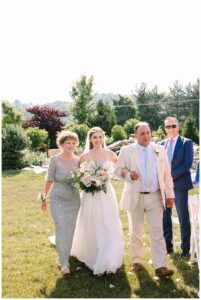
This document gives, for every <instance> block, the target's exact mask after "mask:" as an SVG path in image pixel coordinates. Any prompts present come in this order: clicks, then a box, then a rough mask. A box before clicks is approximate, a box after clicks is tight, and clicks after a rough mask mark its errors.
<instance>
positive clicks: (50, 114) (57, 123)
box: [22, 106, 68, 148]
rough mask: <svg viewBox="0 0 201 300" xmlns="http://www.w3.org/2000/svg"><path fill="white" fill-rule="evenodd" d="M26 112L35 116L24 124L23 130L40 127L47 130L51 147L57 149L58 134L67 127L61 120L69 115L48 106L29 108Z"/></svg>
mask: <svg viewBox="0 0 201 300" xmlns="http://www.w3.org/2000/svg"><path fill="white" fill-rule="evenodd" d="M26 111H27V112H29V113H31V114H33V116H32V117H31V119H30V120H26V121H24V122H23V123H22V126H23V128H28V127H39V128H40V129H45V130H46V131H47V132H48V138H49V140H50V147H51V148H55V147H56V135H57V132H60V131H61V130H62V129H63V128H64V127H65V123H64V122H63V121H62V120H61V118H63V117H66V116H67V115H68V113H67V112H65V111H61V110H58V109H55V108H51V107H48V106H33V107H30V108H27V109H26Z"/></svg>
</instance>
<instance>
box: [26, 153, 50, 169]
mask: <svg viewBox="0 0 201 300" xmlns="http://www.w3.org/2000/svg"><path fill="white" fill-rule="evenodd" d="M23 154H24V155H23V158H22V167H30V166H31V165H35V166H42V165H46V164H47V163H48V158H47V155H46V154H45V153H42V152H39V151H30V150H28V149H26V150H24V151H23Z"/></svg>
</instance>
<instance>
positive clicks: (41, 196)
mask: <svg viewBox="0 0 201 300" xmlns="http://www.w3.org/2000/svg"><path fill="white" fill-rule="evenodd" d="M46 199H47V198H46V196H45V194H44V193H40V200H41V201H42V202H45V201H46Z"/></svg>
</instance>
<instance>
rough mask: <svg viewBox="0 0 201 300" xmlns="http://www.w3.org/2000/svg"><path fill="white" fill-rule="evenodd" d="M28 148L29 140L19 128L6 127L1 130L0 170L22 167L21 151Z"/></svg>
mask: <svg viewBox="0 0 201 300" xmlns="http://www.w3.org/2000/svg"><path fill="white" fill-rule="evenodd" d="M29 146H30V139H29V137H28V136H27V135H26V134H25V131H24V130H23V129H22V128H21V127H20V126H14V125H7V126H5V127H4V128H3V130H2V168H3V169H4V170H5V169H19V168H21V167H22V158H23V153H22V150H24V149H25V148H27V147H29Z"/></svg>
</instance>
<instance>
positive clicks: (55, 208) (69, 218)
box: [41, 131, 80, 277]
mask: <svg viewBox="0 0 201 300" xmlns="http://www.w3.org/2000/svg"><path fill="white" fill-rule="evenodd" d="M78 144H79V139H78V136H77V134H76V133H73V132H71V131H62V132H61V133H60V134H59V135H58V137H57V146H58V147H59V148H60V150H61V152H60V153H59V154H57V155H55V156H52V157H51V158H50V163H49V167H48V171H47V174H46V183H45V191H44V196H43V197H42V199H41V200H42V204H41V208H42V210H43V211H46V210H47V202H46V197H47V195H48V192H49V191H50V189H51V188H52V189H51V193H50V208H51V213H52V217H53V220H54V223H55V231H56V247H57V252H58V256H59V264H60V266H61V273H62V275H63V276H65V277H66V276H67V275H68V274H70V265H69V255H70V250H71V246H72V241H73V235H74V230H75V224H76V219H77V214H78V210H79V207H80V195H79V191H78V189H77V188H75V187H74V186H73V185H72V184H71V180H70V178H71V175H72V173H74V172H75V171H76V169H77V168H78V157H77V156H76V155H75V150H76V147H77V145H78Z"/></svg>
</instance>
